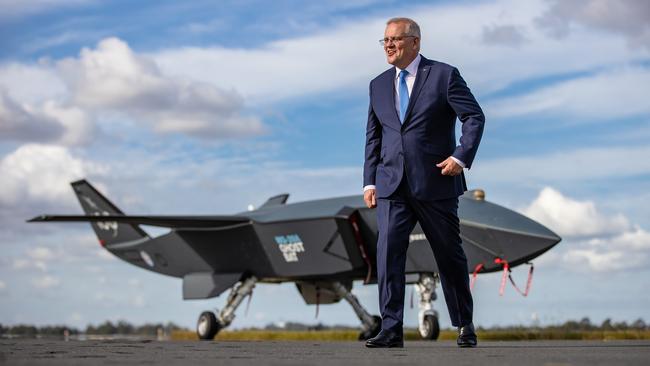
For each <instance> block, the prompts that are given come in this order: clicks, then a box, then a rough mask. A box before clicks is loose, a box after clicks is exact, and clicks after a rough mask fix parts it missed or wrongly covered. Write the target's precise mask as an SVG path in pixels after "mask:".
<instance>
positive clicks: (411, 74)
mask: <svg viewBox="0 0 650 366" xmlns="http://www.w3.org/2000/svg"><path fill="white" fill-rule="evenodd" d="M421 59H422V57H421V56H420V54H418V55H417V56H416V57H415V59H414V60H413V61H411V63H410V64H409V65H408V66H406V69H405V70H406V71H407V72H408V74H407V75H406V77H405V78H404V79H405V81H406V88H407V89H408V93H409V98H410V97H411V91H413V85H414V84H415V77H416V76H417V73H418V66H419V65H420V60H421ZM401 71H402V69H400V68H399V67H397V66H395V82H394V85H395V110H397V111H399V106H400V103H399V101H400V95H399V73H400V72H401ZM451 158H452V159H453V160H454V161H455V162H456V163H457V164H458V165H460V166H462V167H463V168H465V163H464V162H462V161H460V160H458V159H456V158H455V157H453V156H452V157H451ZM369 189H375V185H374V184H369V185H367V186H365V187H363V191H364V192H365V191H367V190H369Z"/></svg>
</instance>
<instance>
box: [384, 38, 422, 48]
mask: <svg viewBox="0 0 650 366" xmlns="http://www.w3.org/2000/svg"><path fill="white" fill-rule="evenodd" d="M409 37H414V38H417V36H399V37H390V38H389V37H386V38H384V39H380V40H379V44H380V45H381V46H382V47H384V46H386V45H387V44H388V43H389V42H393V44H394V43H399V42H402V41H403V40H404V38H409Z"/></svg>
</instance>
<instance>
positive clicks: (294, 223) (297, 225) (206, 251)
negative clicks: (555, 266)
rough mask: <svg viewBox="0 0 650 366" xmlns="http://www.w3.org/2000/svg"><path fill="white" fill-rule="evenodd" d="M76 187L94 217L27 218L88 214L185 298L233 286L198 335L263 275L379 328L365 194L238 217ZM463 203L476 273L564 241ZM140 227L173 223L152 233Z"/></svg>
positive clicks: (273, 204)
mask: <svg viewBox="0 0 650 366" xmlns="http://www.w3.org/2000/svg"><path fill="white" fill-rule="evenodd" d="M71 185H72V188H73V190H74V192H75V194H76V196H77V198H78V199H79V202H80V203H81V207H82V208H83V210H84V212H85V213H86V215H41V216H37V217H35V218H33V219H31V220H29V222H53V221H59V222H60V221H68V222H89V223H90V224H91V226H92V228H93V229H94V231H95V233H96V234H97V237H98V239H99V243H100V244H101V246H103V247H104V248H105V249H106V250H108V251H109V252H111V253H112V254H113V255H115V256H117V257H119V258H120V259H122V260H124V261H126V262H129V263H131V264H133V265H135V266H138V267H141V268H144V269H146V270H150V271H153V272H157V273H161V274H164V275H168V276H173V277H178V278H181V279H182V280H183V286H182V287H183V298H184V299H207V298H212V297H216V296H219V295H220V294H222V293H223V292H225V291H226V290H228V289H230V293H229V295H228V298H227V301H226V304H225V307H224V308H223V309H221V310H220V311H219V312H218V313H217V314H215V313H214V312H211V311H206V312H203V313H202V314H201V315H200V316H199V320H198V322H197V329H196V331H197V335H198V337H199V338H200V339H203V340H209V339H214V337H215V336H216V334H217V333H218V332H219V331H220V330H221V329H223V328H225V327H227V326H228V325H230V324H231V323H232V321H233V319H234V318H235V310H236V309H237V307H238V306H239V305H240V304H241V303H242V301H243V300H244V299H245V298H246V297H247V296H251V295H252V292H253V289H254V287H255V284H256V283H282V282H294V283H295V284H296V287H297V289H298V291H299V292H300V294H301V295H302V297H303V298H304V300H305V302H306V303H307V304H316V305H318V304H331V303H337V302H339V301H340V300H342V299H344V300H346V301H347V302H348V303H349V304H350V305H351V306H352V308H353V310H354V312H355V313H356V315H357V316H358V318H359V320H360V321H361V332H360V334H359V339H361V340H364V339H368V338H371V337H373V336H375V335H376V334H377V333H378V332H379V330H380V327H381V318H380V317H379V316H376V315H371V314H369V313H368V311H366V310H365V309H364V307H363V306H362V305H361V303H360V302H359V300H358V299H357V297H356V296H355V295H354V294H353V293H352V291H351V290H352V284H353V281H354V280H363V283H364V284H371V283H376V264H375V254H376V243H377V224H376V216H375V215H376V213H375V210H371V209H368V208H367V207H366V205H365V204H364V202H363V197H362V196H361V195H358V196H346V197H337V198H329V199H319V200H313V201H304V202H298V203H291V204H288V203H287V199H288V198H289V195H288V194H281V195H277V196H274V197H271V198H269V199H268V200H267V201H266V202H265V203H264V204H263V205H261V206H260V207H259V208H258V209H255V210H251V211H246V212H241V213H238V214H236V215H222V216H152V215H146V216H143V215H126V214H124V213H123V212H122V211H121V210H120V209H118V208H117V207H116V206H115V205H114V204H113V203H111V202H110V201H109V200H108V199H106V198H105V197H104V196H103V195H102V194H100V193H99V192H98V191H97V190H96V189H95V188H94V187H93V186H92V185H91V184H90V183H88V182H87V181H86V180H79V181H76V182H73V183H71ZM458 211H459V217H460V226H461V229H460V232H461V238H462V242H463V243H462V245H463V248H464V250H465V253H466V255H467V259H468V267H469V268H468V272H474V274H476V273H477V272H480V273H487V272H496V271H501V270H504V269H506V270H507V269H508V268H511V267H514V266H517V265H520V264H523V263H527V262H529V261H530V260H532V259H533V258H535V257H537V256H539V255H541V254H542V253H544V252H546V251H547V250H549V249H550V248H552V247H553V246H555V245H556V244H557V243H559V242H560V240H561V238H560V237H559V236H558V235H556V234H555V233H553V232H552V231H551V230H549V229H547V228H546V227H544V226H542V225H541V224H539V223H537V222H535V221H533V220H531V219H529V218H527V217H526V216H523V215H521V214H519V213H516V212H514V211H512V210H509V209H507V208H505V207H502V206H499V205H497V204H494V203H491V202H488V201H486V200H485V194H484V192H483V191H482V190H473V191H468V192H466V193H465V194H464V195H463V196H461V197H460V198H459V210H458ZM140 225H150V226H157V227H163V228H169V229H170V231H169V232H168V233H166V234H163V235H160V236H157V237H150V236H149V235H148V234H147V233H146V232H145V231H144V230H143V229H142V228H140ZM409 241H410V245H409V249H408V252H407V262H406V273H407V283H410V284H415V287H416V289H417V290H418V293H419V297H420V301H419V314H418V318H419V323H418V324H419V327H418V330H419V333H420V335H421V336H422V338H424V339H437V338H438V335H439V332H440V326H439V321H438V313H437V311H436V310H434V309H433V301H434V300H435V299H436V294H435V288H436V286H437V284H438V283H439V278H438V275H437V272H438V268H437V265H436V261H435V258H434V256H433V253H432V251H431V247H430V246H429V243H428V241H427V238H426V237H425V235H424V234H423V232H422V229H421V228H420V227H419V225H417V226H416V227H415V228H414V230H413V232H412V234H411V236H410V240H409ZM504 274H505V271H504ZM504 278H505V277H504ZM503 283H504V282H502V286H503Z"/></svg>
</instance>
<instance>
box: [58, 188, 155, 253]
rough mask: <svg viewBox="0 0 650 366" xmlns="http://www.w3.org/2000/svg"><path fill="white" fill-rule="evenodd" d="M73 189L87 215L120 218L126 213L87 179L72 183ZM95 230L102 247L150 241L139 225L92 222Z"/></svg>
mask: <svg viewBox="0 0 650 366" xmlns="http://www.w3.org/2000/svg"><path fill="white" fill-rule="evenodd" d="M71 185H72V189H73V190H74V193H75V194H76V195H77V199H79V203H80V204H81V208H82V209H83V210H84V212H85V213H86V215H93V216H109V215H110V216H118V215H124V213H123V212H122V211H121V210H120V209H119V208H117V206H115V205H114V204H113V203H112V202H111V201H109V200H108V199H107V198H106V197H104V196H103V195H102V194H101V193H99V191H98V190H97V189H95V187H93V186H92V185H91V184H90V183H88V181H86V180H85V179H82V180H78V181H76V182H72V183H71ZM90 224H91V225H92V228H93V230H94V231H95V234H96V235H97V238H98V239H99V243H100V244H101V245H102V246H105V245H109V244H115V243H124V242H133V241H138V240H142V239H149V236H148V235H147V233H146V232H144V230H142V229H140V227H139V226H137V225H132V224H126V223H121V222H116V221H96V222H91V223H90Z"/></svg>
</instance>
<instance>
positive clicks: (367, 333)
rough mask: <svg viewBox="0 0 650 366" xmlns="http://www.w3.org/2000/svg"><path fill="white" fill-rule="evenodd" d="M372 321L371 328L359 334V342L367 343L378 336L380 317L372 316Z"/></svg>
mask: <svg viewBox="0 0 650 366" xmlns="http://www.w3.org/2000/svg"><path fill="white" fill-rule="evenodd" d="M372 319H373V320H374V324H373V325H372V327H371V328H370V329H368V330H366V331H364V332H361V333H359V340H360V341H367V340H368V339H370V338H373V337H374V336H376V335H377V334H379V332H380V331H381V317H380V316H378V315H373V316H372Z"/></svg>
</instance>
